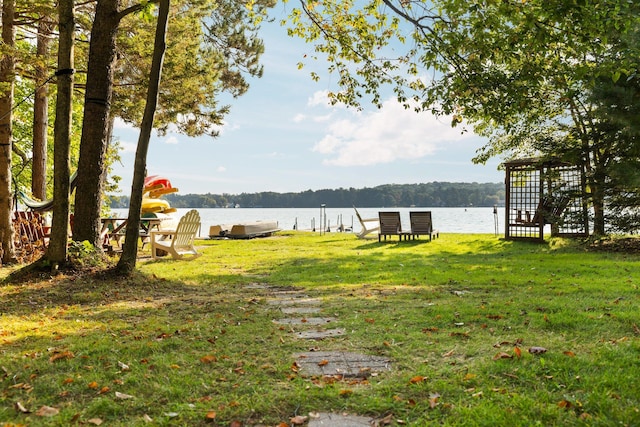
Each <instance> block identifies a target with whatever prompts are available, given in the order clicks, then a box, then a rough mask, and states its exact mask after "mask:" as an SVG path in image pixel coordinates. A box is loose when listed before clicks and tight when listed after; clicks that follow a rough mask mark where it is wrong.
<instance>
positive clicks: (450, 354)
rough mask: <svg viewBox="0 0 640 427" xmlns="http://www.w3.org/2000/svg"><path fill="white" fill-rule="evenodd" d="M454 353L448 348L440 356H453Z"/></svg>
mask: <svg viewBox="0 0 640 427" xmlns="http://www.w3.org/2000/svg"><path fill="white" fill-rule="evenodd" d="M454 353H455V351H454V350H450V351H447V352H446V353H445V354H443V355H442V357H451V356H453V354H454Z"/></svg>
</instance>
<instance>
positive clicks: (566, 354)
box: [562, 350, 576, 357]
mask: <svg viewBox="0 0 640 427" xmlns="http://www.w3.org/2000/svg"><path fill="white" fill-rule="evenodd" d="M562 354H564V355H565V356H569V357H576V354H575V353H574V352H573V351H569V350H567V351H563V352H562Z"/></svg>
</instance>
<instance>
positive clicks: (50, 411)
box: [36, 406, 60, 417]
mask: <svg viewBox="0 0 640 427" xmlns="http://www.w3.org/2000/svg"><path fill="white" fill-rule="evenodd" d="M58 413H60V410H59V409H56V408H52V407H51V406H42V407H41V408H40V409H38V410H37V411H36V415H37V416H39V417H53V416H55V415H58Z"/></svg>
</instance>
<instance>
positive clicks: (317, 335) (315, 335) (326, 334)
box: [295, 328, 345, 340]
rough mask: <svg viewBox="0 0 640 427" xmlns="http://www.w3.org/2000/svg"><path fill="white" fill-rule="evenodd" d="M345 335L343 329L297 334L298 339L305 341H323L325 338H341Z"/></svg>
mask: <svg viewBox="0 0 640 427" xmlns="http://www.w3.org/2000/svg"><path fill="white" fill-rule="evenodd" d="M344 334H345V330H344V329H343V328H336V329H320V330H317V331H302V332H296V334H295V336H296V338H299V339H303V340H323V339H325V338H333V337H339V336H342V335H344Z"/></svg>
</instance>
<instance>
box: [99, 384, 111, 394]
mask: <svg viewBox="0 0 640 427" xmlns="http://www.w3.org/2000/svg"><path fill="white" fill-rule="evenodd" d="M109 390H111V389H110V388H109V387H107V386H104V387H102V388H101V389H100V391H99V392H98V394H105V393H109Z"/></svg>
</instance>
